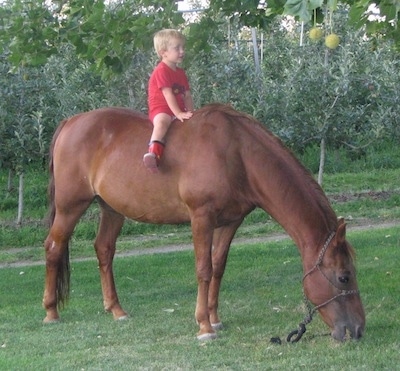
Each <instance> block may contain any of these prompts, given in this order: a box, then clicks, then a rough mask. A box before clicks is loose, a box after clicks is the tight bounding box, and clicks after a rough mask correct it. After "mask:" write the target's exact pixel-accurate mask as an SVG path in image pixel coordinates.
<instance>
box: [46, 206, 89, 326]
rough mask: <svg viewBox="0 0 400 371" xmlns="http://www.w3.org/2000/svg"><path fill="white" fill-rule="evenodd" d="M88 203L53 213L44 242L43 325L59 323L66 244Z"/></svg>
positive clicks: (64, 298) (64, 289)
mask: <svg viewBox="0 0 400 371" xmlns="http://www.w3.org/2000/svg"><path fill="white" fill-rule="evenodd" d="M89 205H90V201H88V202H84V203H81V204H79V205H75V207H72V206H71V207H69V208H68V211H67V212H65V211H61V210H56V212H55V217H54V221H53V222H52V225H51V227H50V230H49V234H48V236H47V238H46V240H45V243H44V247H45V253H46V278H45V289H44V294H43V307H44V308H45V310H46V317H45V318H44V320H43V322H45V323H50V322H57V321H59V313H58V309H59V307H63V306H64V304H65V303H66V301H67V300H68V297H69V279H70V266H69V240H70V238H71V235H72V233H73V230H74V228H75V225H76V223H77V222H78V220H79V218H80V217H81V215H82V214H83V212H84V211H85V210H86V209H87V208H88V206H89Z"/></svg>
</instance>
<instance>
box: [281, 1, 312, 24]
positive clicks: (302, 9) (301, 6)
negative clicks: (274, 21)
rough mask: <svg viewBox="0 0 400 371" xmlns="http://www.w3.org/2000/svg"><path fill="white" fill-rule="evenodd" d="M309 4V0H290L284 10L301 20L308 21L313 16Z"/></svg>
mask: <svg viewBox="0 0 400 371" xmlns="http://www.w3.org/2000/svg"><path fill="white" fill-rule="evenodd" d="M308 5H309V0H288V1H287V2H286V4H285V9H284V12H285V14H287V15H291V16H293V17H296V18H298V19H299V20H300V21H303V22H308V21H309V20H310V19H311V16H312V12H311V10H310V9H309V7H308Z"/></svg>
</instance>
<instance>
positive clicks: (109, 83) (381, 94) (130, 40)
mask: <svg viewBox="0 0 400 371" xmlns="http://www.w3.org/2000/svg"><path fill="white" fill-rule="evenodd" d="M289 3H290V4H291V2H290V1H288V2H287V3H286V8H287V7H288V5H287V4H289ZM299 3H301V4H302V5H301V7H302V9H303V8H304V6H306V7H307V9H308V10H307V11H308V12H309V13H310V14H311V15H312V16H313V15H315V18H313V17H311V19H310V20H309V22H308V23H304V22H299V21H298V19H300V18H301V17H300V18H299V16H298V15H296V14H294V16H295V17H294V18H293V17H292V18H290V17H289V18H288V17H286V16H282V14H283V12H284V8H285V4H284V2H279V1H275V2H269V3H268V6H269V8H265V6H264V5H263V2H259V1H253V0H252V1H250V0H248V1H240V2H239V1H232V2H221V1H219V0H214V1H210V3H209V7H208V8H207V9H205V10H204V11H203V12H201V13H195V14H191V15H189V16H187V15H183V14H182V13H179V12H177V11H176V9H177V8H176V4H175V3H174V2H171V1H169V0H168V1H166V0H164V1H160V2H157V3H154V2H150V1H147V0H131V1H123V2H122V1H121V2H119V1H116V2H112V3H111V4H108V5H107V4H106V3H105V2H104V1H94V0H73V1H53V2H51V3H48V2H43V1H40V0H31V1H16V0H9V1H5V2H4V3H2V5H1V6H0V13H1V14H0V16H1V17H0V19H1V21H0V69H1V74H0V91H1V98H2V99H1V100H0V148H1V150H0V166H1V168H2V169H7V170H9V171H10V176H12V174H15V173H23V172H24V171H25V169H26V168H27V167H29V166H31V165H34V166H38V165H39V166H42V168H43V169H44V168H45V165H46V160H47V149H48V145H49V143H50V140H51V136H52V134H53V132H54V129H55V127H56V125H57V124H58V123H59V122H60V121H61V120H62V119H63V118H65V117H68V116H71V115H73V114H75V113H78V112H81V111H87V110H91V109H94V108H97V107H102V106H108V105H118V106H127V107H131V108H134V109H136V110H140V111H142V112H146V111H147V103H146V88H147V81H148V77H149V74H150V72H151V70H152V69H153V67H154V65H155V64H156V63H157V59H156V57H155V55H154V52H153V51H152V45H151V38H152V35H153V33H154V32H155V31H156V30H158V29H160V28H162V27H177V28H181V29H182V30H183V32H184V33H185V34H186V36H187V53H186V54H187V55H186V59H185V65H184V67H185V68H186V70H187V72H188V75H189V77H190V81H191V86H192V90H193V95H194V98H195V103H196V106H197V107H200V106H202V105H205V104H207V103H210V102H215V101H218V102H224V103H228V104H231V105H233V106H234V107H235V108H237V109H239V110H242V111H245V112H248V113H250V114H252V115H254V116H255V117H256V118H258V119H259V120H260V121H261V122H263V123H264V124H265V125H266V126H267V127H268V128H269V129H271V130H272V131H273V132H274V133H276V134H277V135H279V136H280V137H281V138H282V139H283V140H284V142H285V143H286V144H288V145H289V146H290V147H291V148H292V149H293V150H295V151H296V152H297V154H304V153H310V149H312V150H311V152H314V149H315V148H317V147H318V146H319V145H320V143H321V141H322V140H324V141H325V142H326V145H327V146H328V148H330V149H334V150H337V151H344V152H345V153H347V155H348V156H349V157H350V158H354V157H355V158H359V157H362V156H365V154H366V149H367V147H368V146H378V147H379V146H382V143H386V142H389V143H390V142H393V143H397V141H398V139H399V136H400V129H399V127H400V125H399V118H398V115H397V113H396V109H397V107H398V106H399V103H400V102H399V99H400V98H399V97H400V93H399V90H400V81H399V80H400V76H399V74H398V70H399V55H398V52H397V49H396V48H395V45H396V40H397V39H396V37H394V36H393V37H388V36H390V35H392V33H390V32H389V33H382V32H381V29H380V30H378V29H375V28H373V27H371V26H370V24H369V22H370V21H365V22H364V23H362V22H358V23H357V25H356V26H357V27H358V28H354V26H352V24H353V25H354V19H353V18H354V11H355V10H354V9H356V8H357V9H364V8H365V6H366V3H365V4H364V3H363V5H362V7H360V4H358V2H355V1H354V2H353V1H352V2H343V3H341V4H339V5H337V4H336V3H335V2H325V3H324V2H318V1H317V2H315V1H313V2H311V1H308V0H307V1H305V0H304V1H303V0H302V1H301V2H299ZM293 4H294V5H293V6H295V3H293ZM378 5H380V6H381V7H383V6H384V3H383V2H381V3H379V4H378ZM198 6H199V7H200V5H198ZM292 8H293V7H292ZM299 8H300V7H299ZM389 8H390V9H392V8H391V6H389ZM389 8H385V9H389ZM314 9H316V10H315V12H314ZM292 10H293V9H292ZM292 13H294V11H292ZM366 14H369V13H365V14H364V13H362V17H361V18H362V19H364V18H365V16H366ZM396 14H397V13H395V14H394V16H393V17H394V18H395V19H396V22H394V21H393V22H392V25H393V27H394V28H396V25H397V18H396V17H395V16H396ZM323 16H325V19H324V17H323ZM393 17H392V18H390V19H394V18H393ZM388 20H389V18H387V20H386V21H388ZM386 21H385V22H380V27H381V26H382V27H383V25H386V26H385V27H389V28H388V29H390V30H392V29H391V28H390V27H392V26H390V24H389V25H388V24H387V22H386ZM375 23H377V22H375ZM315 25H317V26H318V27H320V28H321V29H322V30H323V32H324V33H325V34H329V33H330V32H332V30H334V32H336V33H337V34H339V35H340V40H341V41H340V45H339V47H338V48H337V49H334V50H330V49H327V48H326V47H325V44H324V40H323V39H321V40H317V41H312V40H310V39H309V38H308V31H309V29H310V28H312V27H314V26H315ZM251 27H253V28H251ZM254 35H256V36H257V37H256V38H254V37H253V36H254ZM257 61H259V62H258V64H257ZM312 170H313V171H315V170H316V169H315V168H313V169H312ZM9 182H10V181H9Z"/></svg>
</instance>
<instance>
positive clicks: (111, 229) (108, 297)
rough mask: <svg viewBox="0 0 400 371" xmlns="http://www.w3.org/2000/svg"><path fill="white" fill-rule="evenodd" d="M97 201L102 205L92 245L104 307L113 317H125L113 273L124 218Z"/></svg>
mask: <svg viewBox="0 0 400 371" xmlns="http://www.w3.org/2000/svg"><path fill="white" fill-rule="evenodd" d="M99 203H100V205H101V207H102V213H101V219H100V227H99V231H98V234H97V237H96V241H95V244H94V246H95V249H96V255H97V259H98V262H99V271H100V280H101V288H102V292H103V304H104V309H105V311H106V312H111V313H112V315H113V317H114V319H118V320H119V319H125V318H126V317H127V316H128V315H127V313H126V312H125V311H124V310H123V309H122V307H121V305H120V303H119V300H118V295H117V290H116V287H115V281H114V273H113V260H114V255H115V248H116V240H117V237H118V235H119V233H120V231H121V228H122V225H123V224H124V220H125V218H124V216H123V215H121V214H118V213H116V212H115V211H113V210H112V209H110V208H109V207H108V206H107V205H105V204H104V203H102V202H101V201H100V202H99Z"/></svg>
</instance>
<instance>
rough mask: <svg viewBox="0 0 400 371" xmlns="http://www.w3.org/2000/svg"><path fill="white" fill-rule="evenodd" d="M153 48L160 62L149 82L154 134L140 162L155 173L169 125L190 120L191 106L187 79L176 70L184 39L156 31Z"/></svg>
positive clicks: (180, 57)
mask: <svg viewBox="0 0 400 371" xmlns="http://www.w3.org/2000/svg"><path fill="white" fill-rule="evenodd" d="M154 49H155V51H156V53H157V55H158V56H159V57H160V59H161V60H160V62H159V63H158V64H157V66H156V68H155V69H154V70H153V72H152V74H151V76H150V80H149V86H148V106H149V117H150V120H151V121H152V122H153V133H152V135H151V138H150V143H149V150H148V153H146V154H145V155H144V156H143V163H144V165H145V166H146V167H147V168H148V169H149V170H150V171H151V172H153V173H156V172H158V165H159V163H160V160H161V157H162V154H163V151H164V147H165V135H166V134H167V131H168V129H169V127H170V125H171V122H172V121H173V120H174V119H175V118H177V119H178V120H179V121H181V122H183V121H184V120H187V119H189V118H191V117H192V115H193V109H194V107H193V99H192V95H191V93H190V86H189V81H188V78H187V76H186V73H185V71H184V70H183V69H182V68H180V67H178V64H180V63H182V61H183V58H184V56H185V38H184V36H183V35H182V34H181V33H180V32H179V31H177V30H173V29H165V30H161V31H158V32H157V33H156V34H155V35H154Z"/></svg>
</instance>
